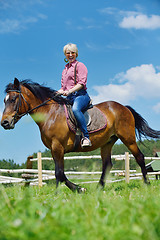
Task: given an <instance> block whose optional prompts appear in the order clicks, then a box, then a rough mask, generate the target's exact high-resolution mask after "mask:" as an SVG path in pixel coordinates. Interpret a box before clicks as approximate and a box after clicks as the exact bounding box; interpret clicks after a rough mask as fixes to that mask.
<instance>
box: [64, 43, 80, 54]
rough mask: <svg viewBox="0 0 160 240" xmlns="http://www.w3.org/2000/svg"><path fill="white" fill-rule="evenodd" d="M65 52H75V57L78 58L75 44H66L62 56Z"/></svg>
mask: <svg viewBox="0 0 160 240" xmlns="http://www.w3.org/2000/svg"><path fill="white" fill-rule="evenodd" d="M67 51H71V52H75V53H76V57H78V48H77V45H76V44H73V43H68V44H67V45H65V46H64V47H63V52H64V55H65V54H66V52H67Z"/></svg>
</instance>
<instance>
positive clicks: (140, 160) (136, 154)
mask: <svg viewBox="0 0 160 240" xmlns="http://www.w3.org/2000/svg"><path fill="white" fill-rule="evenodd" d="M128 148H129V150H130V151H131V153H132V154H133V156H134V157H135V159H136V162H137V163H138V165H139V166H140V168H141V171H142V174H143V179H144V182H145V183H147V184H148V183H149V179H148V178H147V169H146V166H145V160H144V155H143V153H142V152H141V151H140V150H139V148H138V146H137V143H136V142H135V143H134V144H131V145H129V146H128Z"/></svg>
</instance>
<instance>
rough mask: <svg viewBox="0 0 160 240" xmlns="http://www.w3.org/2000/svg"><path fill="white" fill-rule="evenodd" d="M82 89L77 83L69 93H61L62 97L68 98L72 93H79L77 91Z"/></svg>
mask: <svg viewBox="0 0 160 240" xmlns="http://www.w3.org/2000/svg"><path fill="white" fill-rule="evenodd" d="M82 88H83V85H82V84H79V83H77V84H76V85H75V86H74V87H73V88H71V89H70V90H69V91H63V95H64V96H68V95H69V94H71V93H74V92H77V91H79V90H80V89H82Z"/></svg>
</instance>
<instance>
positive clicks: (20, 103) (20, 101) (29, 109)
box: [7, 89, 55, 123]
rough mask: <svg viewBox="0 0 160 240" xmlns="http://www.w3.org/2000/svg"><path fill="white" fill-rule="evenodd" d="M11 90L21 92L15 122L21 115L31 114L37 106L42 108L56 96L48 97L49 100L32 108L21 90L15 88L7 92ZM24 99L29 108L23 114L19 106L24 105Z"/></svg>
mask: <svg viewBox="0 0 160 240" xmlns="http://www.w3.org/2000/svg"><path fill="white" fill-rule="evenodd" d="M9 92H17V93H19V98H18V104H17V106H16V113H15V115H14V116H13V121H14V123H15V122H16V121H17V120H18V119H20V118H21V117H23V116H25V115H27V114H30V113H31V112H32V111H33V110H35V109H37V108H40V107H42V106H44V105H46V103H48V102H50V101H51V100H53V99H54V98H55V96H53V97H52V98H49V99H47V100H46V101H44V102H43V103H41V104H39V105H37V106H36V107H34V108H32V109H31V108H30V105H29V103H28V102H27V100H26V99H25V97H24V96H23V94H22V92H21V90H16V89H13V90H8V91H7V93H9ZM22 99H23V100H24V101H25V103H26V104H27V106H28V110H26V111H25V112H24V113H22V114H19V108H20V107H21V106H22ZM24 106H25V104H24Z"/></svg>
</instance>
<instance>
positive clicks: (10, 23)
mask: <svg viewBox="0 0 160 240" xmlns="http://www.w3.org/2000/svg"><path fill="white" fill-rule="evenodd" d="M46 18H47V17H46V16H45V15H41V14H39V15H38V16H37V17H26V18H24V19H9V18H7V19H5V20H0V34H5V33H18V32H19V31H20V30H22V29H26V28H27V25H28V24H32V23H36V22H38V21H39V19H42V20H44V19H46Z"/></svg>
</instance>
